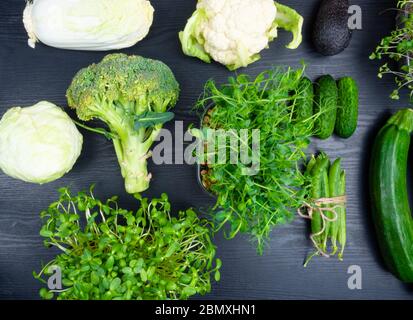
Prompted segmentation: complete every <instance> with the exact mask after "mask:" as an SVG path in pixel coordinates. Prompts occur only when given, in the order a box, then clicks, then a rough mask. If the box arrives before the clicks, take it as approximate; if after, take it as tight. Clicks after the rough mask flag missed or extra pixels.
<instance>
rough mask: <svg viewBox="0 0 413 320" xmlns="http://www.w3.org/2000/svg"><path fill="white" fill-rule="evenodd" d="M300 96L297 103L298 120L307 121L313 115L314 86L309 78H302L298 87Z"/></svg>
mask: <svg viewBox="0 0 413 320" xmlns="http://www.w3.org/2000/svg"><path fill="white" fill-rule="evenodd" d="M297 95H298V97H299V98H297V100H296V104H295V106H296V107H295V119H296V121H305V120H307V119H310V118H311V117H312V116H313V104H314V87H313V82H312V81H311V80H310V79H308V78H305V77H304V78H302V79H301V80H300V83H299V84H298V87H297Z"/></svg>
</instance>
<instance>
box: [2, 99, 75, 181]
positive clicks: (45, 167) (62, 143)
mask: <svg viewBox="0 0 413 320" xmlns="http://www.w3.org/2000/svg"><path fill="white" fill-rule="evenodd" d="M82 144H83V137H82V135H81V134H80V132H79V131H78V129H77V128H76V125H75V124H74V123H73V121H72V120H71V119H70V117H69V116H68V115H67V114H66V113H65V112H64V111H63V110H62V109H61V108H59V107H57V106H56V105H54V104H52V103H50V102H46V101H42V102H39V103H37V104H36V105H34V106H32V107H26V108H21V107H14V108H11V109H10V110H8V111H7V112H6V114H5V115H4V116H3V118H2V119H1V120H0V169H1V170H2V171H3V172H4V173H5V174H7V175H9V176H11V177H13V178H16V179H20V180H23V181H26V182H32V183H39V184H43V183H47V182H51V181H54V180H57V179H59V178H61V177H62V176H63V175H64V174H65V173H67V172H69V171H70V170H71V169H72V167H73V165H74V164H75V162H76V160H77V159H78V157H79V155H80V153H81V150H82Z"/></svg>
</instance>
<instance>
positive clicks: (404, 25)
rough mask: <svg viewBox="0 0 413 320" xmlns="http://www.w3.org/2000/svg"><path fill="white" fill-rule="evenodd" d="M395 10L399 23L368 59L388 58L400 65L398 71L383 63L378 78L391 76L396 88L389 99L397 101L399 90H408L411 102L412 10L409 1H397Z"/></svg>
mask: <svg viewBox="0 0 413 320" xmlns="http://www.w3.org/2000/svg"><path fill="white" fill-rule="evenodd" d="M397 10H398V11H399V15H400V17H401V19H400V20H401V23H400V24H399V25H398V26H397V27H396V29H395V30H394V31H392V32H391V34H390V35H388V36H386V37H384V38H383V39H382V40H381V42H380V44H379V45H378V46H377V48H376V50H375V51H374V52H373V53H372V54H371V55H370V59H371V60H374V59H377V60H382V59H384V58H386V57H387V58H389V59H391V60H393V61H395V62H396V63H397V64H398V65H400V64H402V66H401V67H400V68H398V70H393V69H392V67H391V66H389V64H388V63H384V64H383V65H382V66H381V67H380V70H379V74H378V76H379V78H382V77H383V76H384V75H386V74H392V75H393V76H394V80H395V82H396V86H397V88H396V89H395V90H393V92H392V93H391V95H390V97H391V98H392V99H395V100H398V99H399V98H400V90H401V89H403V88H408V89H409V90H410V94H409V97H410V100H411V101H413V64H412V63H411V61H410V60H411V59H412V58H413V9H412V4H411V1H408V0H403V1H398V3H397Z"/></svg>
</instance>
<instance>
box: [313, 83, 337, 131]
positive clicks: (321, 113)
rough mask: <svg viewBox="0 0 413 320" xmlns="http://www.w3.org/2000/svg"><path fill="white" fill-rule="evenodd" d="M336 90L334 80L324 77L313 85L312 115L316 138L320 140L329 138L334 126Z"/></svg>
mask: <svg viewBox="0 0 413 320" xmlns="http://www.w3.org/2000/svg"><path fill="white" fill-rule="evenodd" d="M337 99H338V89H337V84H336V81H335V80H334V78H333V77H332V76H330V75H325V76H322V77H320V78H319V79H318V80H317V83H316V85H315V99H314V114H315V115H317V114H318V116H317V119H316V121H315V129H316V136H317V137H318V138H320V139H327V138H329V137H330V136H331V135H332V134H333V132H334V127H335V125H336V116H337Z"/></svg>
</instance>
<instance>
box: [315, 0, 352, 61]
mask: <svg viewBox="0 0 413 320" xmlns="http://www.w3.org/2000/svg"><path fill="white" fill-rule="evenodd" d="M349 6H350V4H349V2H348V0H323V1H322V3H321V5H320V9H319V10H318V14H317V20H316V21H315V24H314V28H313V42H314V46H315V48H316V50H317V51H318V52H319V53H321V54H323V55H325V56H333V55H336V54H338V53H340V52H342V51H343V50H344V49H345V48H347V47H348V45H349V43H350V40H351V34H352V31H351V30H350V29H349V27H348V19H349V13H348V8H349Z"/></svg>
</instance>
